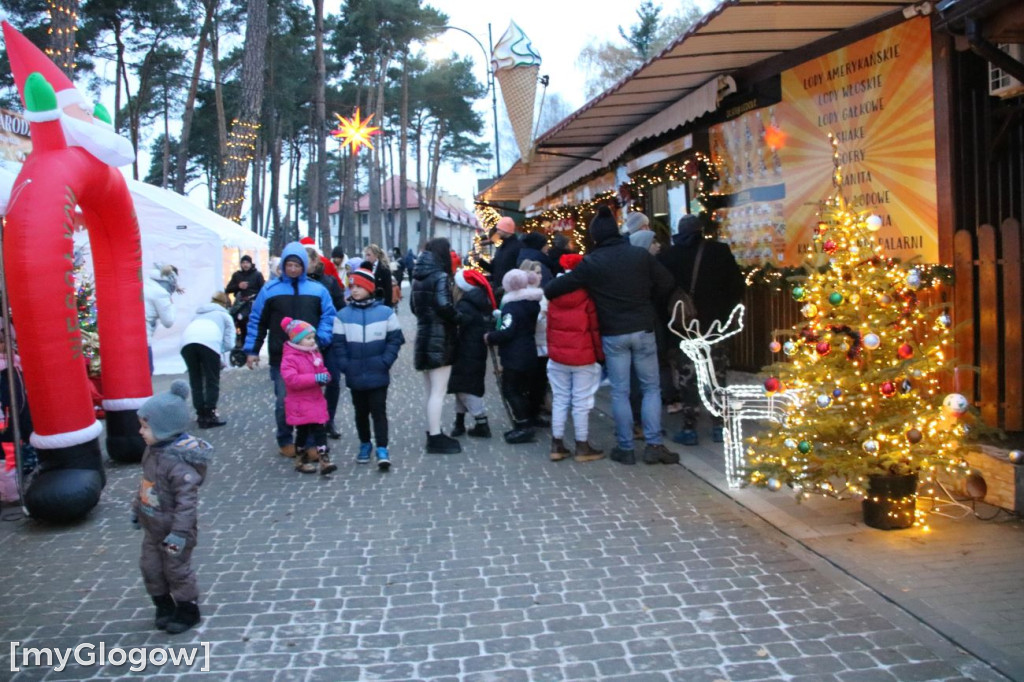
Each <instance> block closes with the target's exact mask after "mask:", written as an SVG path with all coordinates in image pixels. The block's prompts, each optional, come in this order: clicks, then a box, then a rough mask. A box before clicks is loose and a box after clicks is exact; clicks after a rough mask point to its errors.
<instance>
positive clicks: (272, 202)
mask: <svg viewBox="0 0 1024 682" xmlns="http://www.w3.org/2000/svg"><path fill="white" fill-rule="evenodd" d="M271 126H272V128H273V129H272V130H271V131H270V132H271V136H270V140H271V142H270V198H269V201H268V202H267V209H268V210H267V223H266V225H264V229H263V232H262V233H261V235H262V236H263V237H266V236H267V233H268V232H271V233H272V234H274V233H277V231H278V230H279V229H280V227H281V211H280V209H279V208H278V206H277V197H278V195H279V194H280V193H281V136H280V134H279V132H278V129H279V126H278V119H277V117H276V116H275V117H274V119H273V120H272V121H271ZM268 226H269V229H268Z"/></svg>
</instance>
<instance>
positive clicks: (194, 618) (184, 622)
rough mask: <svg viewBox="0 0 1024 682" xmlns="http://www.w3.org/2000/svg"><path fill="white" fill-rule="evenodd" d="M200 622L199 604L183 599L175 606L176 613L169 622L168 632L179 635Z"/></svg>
mask: <svg viewBox="0 0 1024 682" xmlns="http://www.w3.org/2000/svg"><path fill="white" fill-rule="evenodd" d="M198 622H199V606H198V605H197V604H196V603H195V602H194V601H183V602H180V603H179V604H177V605H176V606H175V607H174V615H173V616H171V620H170V622H168V623H167V634H169V635H178V634H181V633H182V632H185V630H188V629H189V628H191V627H192V626H193V625H196V624H197V623H198Z"/></svg>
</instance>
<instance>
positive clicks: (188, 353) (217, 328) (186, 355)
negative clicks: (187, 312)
mask: <svg viewBox="0 0 1024 682" xmlns="http://www.w3.org/2000/svg"><path fill="white" fill-rule="evenodd" d="M227 308H228V297H227V294H225V293H224V292H222V291H218V292H217V293H215V294H214V295H213V297H212V298H211V299H210V302H209V303H204V304H203V305H201V306H199V309H198V310H196V316H195V318H193V319H192V321H191V322H189V324H188V326H187V327H185V332H184V333H183V334H182V335H181V357H182V359H184V360H185V367H187V368H188V381H189V384H190V385H191V388H192V406H193V407H195V409H196V417H197V420H196V421H197V422H198V424H199V428H201V429H208V428H211V427H214V426H224V425H225V424H227V422H226V421H225V420H224V419H221V417H220V416H219V415H218V414H217V400H218V399H219V398H220V370H221V367H222V366H223V365H224V362H223V353H227V352H230V351H231V349H232V348H234V346H235V323H234V322H233V321H232V319H231V315H229V314H228V310H227Z"/></svg>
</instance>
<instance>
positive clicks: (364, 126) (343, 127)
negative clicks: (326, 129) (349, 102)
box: [331, 107, 380, 154]
mask: <svg viewBox="0 0 1024 682" xmlns="http://www.w3.org/2000/svg"><path fill="white" fill-rule="evenodd" d="M334 117H335V118H336V119H338V127H337V128H335V129H334V130H332V131H331V136H332V137H335V138H337V139H338V142H339V143H340V144H341V146H342V147H344V146H345V145H348V146H349V147H351V148H352V153H353V154H358V153H359V148H360V147H362V146H367V147H369V148H370V149H373V142H371V141H370V137H371V136H372V135H379V134H380V128H378V127H377V126H371V125H369V123H370V119H371V118H373V114H370V115H369V116H367V117H366V120H361V119H360V118H359V109H358V107H357V108H356V113H355V116H353V117H352V118H345V117H344V116H341V115H340V114H335V115H334Z"/></svg>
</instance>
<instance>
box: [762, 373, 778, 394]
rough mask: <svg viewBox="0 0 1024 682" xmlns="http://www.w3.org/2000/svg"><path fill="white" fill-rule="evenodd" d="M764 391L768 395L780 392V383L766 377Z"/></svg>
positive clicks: (775, 379) (774, 378) (776, 379)
mask: <svg viewBox="0 0 1024 682" xmlns="http://www.w3.org/2000/svg"><path fill="white" fill-rule="evenodd" d="M764 390H765V391H766V392H768V393H777V392H779V391H781V390H782V382H781V381H779V380H778V378H776V377H768V378H767V379H765V380H764Z"/></svg>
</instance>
